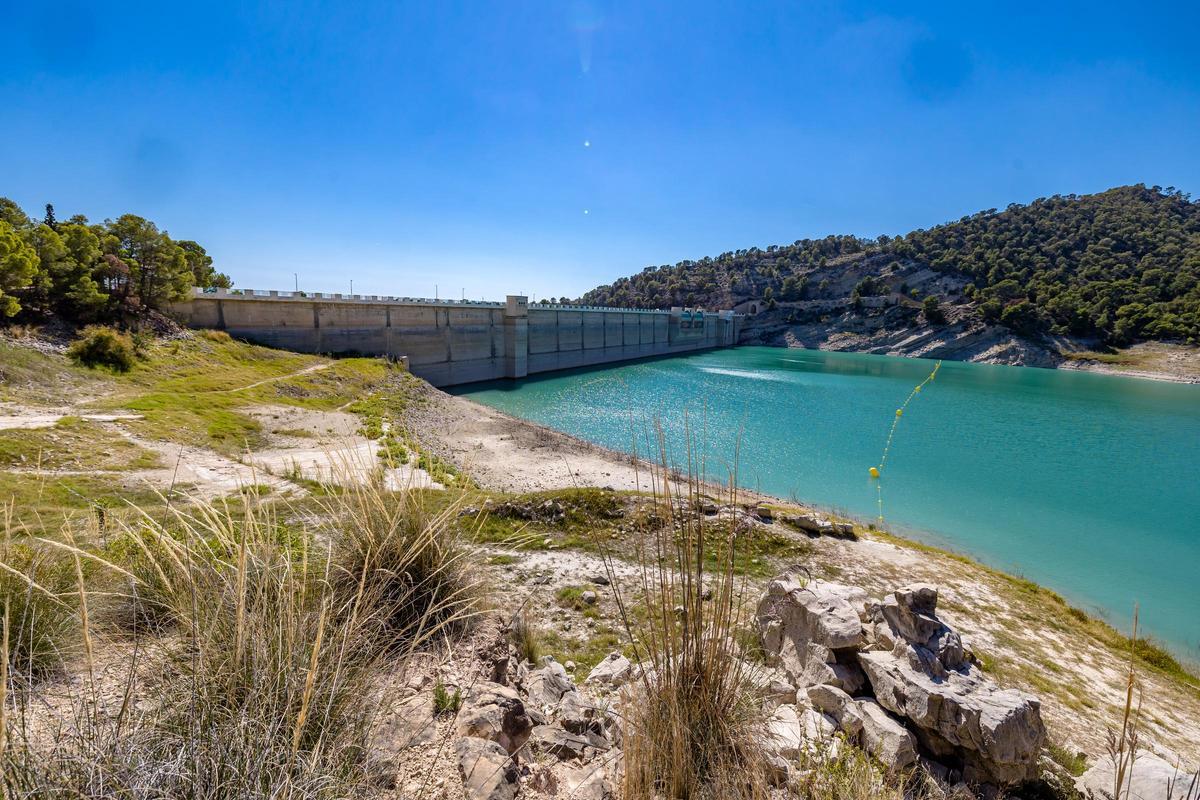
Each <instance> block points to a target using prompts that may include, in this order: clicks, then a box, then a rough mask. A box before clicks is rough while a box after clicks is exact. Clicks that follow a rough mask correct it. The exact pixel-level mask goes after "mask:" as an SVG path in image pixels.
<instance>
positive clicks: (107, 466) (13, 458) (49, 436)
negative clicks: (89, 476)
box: [0, 417, 160, 471]
mask: <svg viewBox="0 0 1200 800" xmlns="http://www.w3.org/2000/svg"><path fill="white" fill-rule="evenodd" d="M157 466H160V462H159V458H158V455H157V454H155V453H152V452H150V451H149V450H146V449H145V448H142V447H139V446H138V445H136V444H134V443H133V442H130V441H129V440H127V439H123V438H121V437H120V436H117V435H114V434H112V433H110V432H108V431H106V430H104V429H103V427H102V426H101V425H100V424H99V423H96V422H88V421H86V420H83V419H80V418H79V417H63V418H61V419H60V420H59V421H58V422H57V423H55V424H54V425H52V426H50V427H48V428H31V429H27V430H23V429H20V428H16V429H11V430H0V467H9V468H16V467H19V468H25V469H33V468H35V467H36V468H39V469H47V470H80V471H82V470H88V471H91V470H105V471H107V470H136V469H153V468H154V467H157Z"/></svg>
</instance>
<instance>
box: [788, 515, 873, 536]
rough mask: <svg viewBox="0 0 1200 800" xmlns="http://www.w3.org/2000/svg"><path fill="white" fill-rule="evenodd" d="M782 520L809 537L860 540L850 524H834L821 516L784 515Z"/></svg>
mask: <svg viewBox="0 0 1200 800" xmlns="http://www.w3.org/2000/svg"><path fill="white" fill-rule="evenodd" d="M780 520H781V521H782V522H783V523H784V524H785V525H789V526H791V527H793V528H795V529H796V530H799V531H803V532H804V533H806V534H808V535H809V536H833V537H835V538H838V539H855V538H858V537H857V536H856V535H855V533H854V526H853V525H851V524H850V523H848V522H834V521H833V520H830V519H827V518H826V517H823V516H821V515H820V514H784V515H783V516H782V517H780Z"/></svg>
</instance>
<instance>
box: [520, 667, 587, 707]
mask: <svg viewBox="0 0 1200 800" xmlns="http://www.w3.org/2000/svg"><path fill="white" fill-rule="evenodd" d="M525 686H526V696H527V699H528V702H529V704H530V705H532V706H533V707H535V708H537V709H539V710H541V711H543V712H549V710H550V709H551V708H552V707H553V706H556V705H558V703H559V701H560V700H562V697H563V695H564V694H566V693H567V692H569V691H572V690H573V689H574V688H575V683H574V681H572V680H571V676H570V675H568V674H567V670H566V667H564V666H563V665H562V664H560V663H558V662H557V661H555V660H554V659H553V658H551V657H550V656H546V657H545V658H543V659H542V666H541V667H539V668H538V669H535V670H534V671H533V672H531V673H529V677H528V678H527V679H526V681H525Z"/></svg>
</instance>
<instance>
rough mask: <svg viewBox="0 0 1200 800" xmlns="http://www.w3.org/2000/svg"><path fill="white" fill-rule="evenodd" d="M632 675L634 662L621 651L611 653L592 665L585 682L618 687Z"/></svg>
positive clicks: (613, 687) (611, 687)
mask: <svg viewBox="0 0 1200 800" xmlns="http://www.w3.org/2000/svg"><path fill="white" fill-rule="evenodd" d="M632 676H633V663H632V662H631V661H630V660H629V659H628V658H626V657H625V656H623V655H621V654H620V653H609V654H608V657H607V658H605V659H604V660H603V661H601V662H600V663H599V664H597V665H596V666H594V667H592V671H591V672H589V673H588V676H587V680H586V681H585V682H586V683H591V684H596V685H597V686H602V687H605V688H609V689H617V688H620V687H621V686H624V685H625V684H626V683H628V682H629V679H630V678H631V677H632Z"/></svg>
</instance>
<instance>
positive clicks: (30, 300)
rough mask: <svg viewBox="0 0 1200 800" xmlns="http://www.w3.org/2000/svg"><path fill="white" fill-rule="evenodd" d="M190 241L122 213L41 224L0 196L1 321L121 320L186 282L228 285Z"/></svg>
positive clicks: (161, 301) (179, 293) (178, 293)
mask: <svg viewBox="0 0 1200 800" xmlns="http://www.w3.org/2000/svg"><path fill="white" fill-rule="evenodd" d="M230 285H231V284H230V281H229V278H228V277H227V276H225V275H222V274H220V273H218V272H216V271H215V270H214V269H213V266H212V258H211V257H210V256H209V255H208V254H207V253H206V252H205V251H204V248H203V247H201V246H200V245H198V244H196V243H195V242H192V241H187V240H179V241H176V240H174V239H172V238H171V237H170V236H169V235H167V232H166V231H160V230H159V229H158V227H157V226H156V225H155V224H154V223H153V222H150V221H149V220H146V219H143V218H141V217H138V216H135V215H133V214H124V215H122V216H121V217H118V218H117V219H115V220H105V221H104V222H103V223H101V224H91V223H89V222H88V220H87V219H86V218H85V217H82V216H74V217H71V218H70V219H69V220H68V221H67V222H59V221H58V220H57V219H56V217H55V214H54V207H53V206H49V205H48V206H46V215H45V217H44V219H42V220H41V221H40V222H39V221H38V220H35V219H31V218H30V217H29V216H28V215H27V214H25V212H24V211H22V210H21V209H20V208H19V207H18V206H17V204H16V203H14V202H13V201H11V200H9V199H7V198H0V318H3V317H14V316H17V315H18V314H20V315H21V316H23V317H26V318H31V319H33V318H40V317H44V316H47V315H49V314H59V315H61V316H62V317H64V318H66V319H70V320H77V321H122V322H125V321H128V320H130V319H133V318H137V317H139V316H142V315H144V314H145V312H146V311H153V310H156V309H161V308H163V307H165V306H166V304H168V303H171V302H173V301H175V300H180V299H182V298H184V297H186V296H187V294H188V292H190V291H191V289H192V287H194V286H200V287H211V286H225V287H228V286H230Z"/></svg>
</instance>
